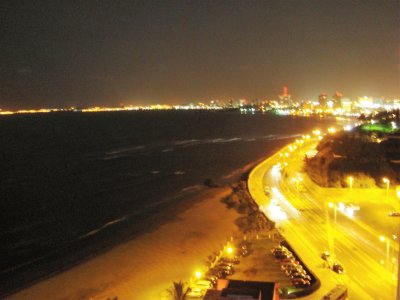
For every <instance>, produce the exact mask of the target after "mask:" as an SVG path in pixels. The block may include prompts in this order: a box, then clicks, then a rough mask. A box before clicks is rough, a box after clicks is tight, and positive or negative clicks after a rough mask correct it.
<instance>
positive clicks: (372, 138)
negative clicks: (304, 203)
mask: <svg viewBox="0 0 400 300" xmlns="http://www.w3.org/2000/svg"><path fill="white" fill-rule="evenodd" d="M385 118H386V115H385ZM393 119H395V117H393ZM393 119H390V118H389V119H388V120H389V121H390V123H388V122H381V123H372V124H371V123H369V124H365V125H362V126H359V127H356V128H354V129H353V130H352V131H351V132H340V133H338V134H336V135H328V136H326V137H325V138H324V139H323V140H321V142H320V143H319V145H318V146H317V151H318V152H317V154H316V155H315V156H314V157H311V158H307V157H305V167H304V168H305V171H306V172H307V173H308V174H309V176H310V177H311V178H312V179H313V180H314V181H315V182H316V183H317V184H319V185H320V186H323V187H345V186H349V180H348V178H349V176H352V177H353V178H354V180H353V187H354V188H357V187H358V188H360V187H361V188H363V187H364V188H367V187H374V186H381V187H383V186H384V183H383V182H382V178H383V177H387V178H389V179H390V182H391V184H397V183H398V182H399V181H400V164H399V162H400V133H399V130H398V129H397V126H396V125H392V122H394V121H393Z"/></svg>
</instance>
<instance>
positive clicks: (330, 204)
mask: <svg viewBox="0 0 400 300" xmlns="http://www.w3.org/2000/svg"><path fill="white" fill-rule="evenodd" d="M328 206H329V208H333V216H334V219H335V227H336V205H335V204H334V203H332V202H329V203H328Z"/></svg>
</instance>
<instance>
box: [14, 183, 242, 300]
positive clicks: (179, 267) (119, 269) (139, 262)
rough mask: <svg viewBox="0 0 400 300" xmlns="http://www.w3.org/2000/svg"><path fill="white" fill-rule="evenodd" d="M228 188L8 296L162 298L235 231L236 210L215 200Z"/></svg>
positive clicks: (205, 194) (215, 190) (207, 193)
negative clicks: (123, 241) (129, 239)
mask: <svg viewBox="0 0 400 300" xmlns="http://www.w3.org/2000/svg"><path fill="white" fill-rule="evenodd" d="M230 192H231V189H230V188H228V187H224V188H211V189H208V190H205V191H203V192H201V193H199V194H198V195H197V196H195V197H196V199H195V200H196V201H194V202H195V204H194V205H193V206H192V207H190V208H188V209H187V210H185V211H183V212H182V213H180V214H178V216H177V218H175V220H173V221H170V222H167V223H165V224H163V225H162V226H160V227H159V228H158V229H156V230H154V231H152V232H150V233H146V234H143V235H141V236H139V237H137V238H135V239H134V240H131V241H129V242H126V243H124V244H121V245H118V246H116V247H115V248H113V249H111V250H109V251H107V252H106V253H104V254H101V255H99V256H96V257H95V258H93V259H91V260H88V261H86V262H84V263H82V264H80V265H78V266H76V267H73V268H72V269H70V270H68V271H66V272H64V273H61V274H58V275H56V276H54V277H52V278H49V279H46V280H44V281H42V282H39V283H38V284H36V285H33V286H31V287H29V288H27V289H24V290H22V291H20V292H18V293H16V294H14V295H12V296H10V297H9V298H8V299H44V300H45V299H52V300H53V299H62V300H69V299H71V300H72V299H104V300H105V299H107V298H110V299H114V298H115V297H118V299H141V300H157V299H161V295H162V294H163V293H164V292H165V290H166V289H167V288H169V287H170V285H171V283H172V281H178V280H183V281H186V280H189V279H190V277H192V276H193V274H194V272H195V270H196V269H198V268H202V267H204V265H205V261H206V259H207V256H209V255H210V254H211V253H213V252H214V251H216V250H219V249H221V246H222V244H223V243H225V242H226V241H227V240H228V239H229V238H230V236H232V235H235V234H236V233H237V227H236V226H235V225H234V223H233V221H234V220H235V219H236V218H237V217H238V214H237V213H236V212H235V211H234V210H232V209H231V210H229V209H227V208H226V206H225V204H223V203H221V201H220V200H221V199H222V198H223V197H224V196H226V195H228V194H229V193H230Z"/></svg>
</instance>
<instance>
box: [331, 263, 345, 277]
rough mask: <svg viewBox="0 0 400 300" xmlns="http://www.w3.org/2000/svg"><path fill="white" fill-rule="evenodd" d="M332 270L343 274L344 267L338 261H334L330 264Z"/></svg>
mask: <svg viewBox="0 0 400 300" xmlns="http://www.w3.org/2000/svg"><path fill="white" fill-rule="evenodd" d="M332 270H333V271H334V272H336V273H338V274H343V273H344V268H343V266H342V265H341V264H339V263H334V264H333V265H332Z"/></svg>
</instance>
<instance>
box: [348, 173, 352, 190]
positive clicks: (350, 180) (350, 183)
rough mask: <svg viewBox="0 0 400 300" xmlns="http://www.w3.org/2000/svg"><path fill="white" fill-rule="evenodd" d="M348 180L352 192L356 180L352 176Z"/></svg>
mask: <svg viewBox="0 0 400 300" xmlns="http://www.w3.org/2000/svg"><path fill="white" fill-rule="evenodd" d="M347 180H348V181H349V186H350V190H352V189H353V181H354V178H353V177H352V176H349V177H348V178H347Z"/></svg>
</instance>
